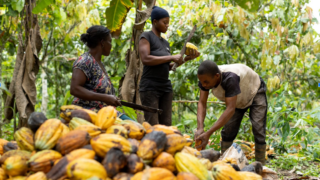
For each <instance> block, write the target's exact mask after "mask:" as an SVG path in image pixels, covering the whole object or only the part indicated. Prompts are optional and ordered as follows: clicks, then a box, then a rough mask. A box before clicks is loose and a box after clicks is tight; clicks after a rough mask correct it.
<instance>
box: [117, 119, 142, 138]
mask: <svg viewBox="0 0 320 180" xmlns="http://www.w3.org/2000/svg"><path fill="white" fill-rule="evenodd" d="M121 124H122V125H123V126H124V127H125V128H126V129H127V130H128V137H129V138H132V139H137V140H141V139H142V138H143V136H144V135H145V133H146V130H145V128H144V127H143V126H142V125H141V124H140V123H138V122H135V121H132V120H123V121H122V122H121Z"/></svg>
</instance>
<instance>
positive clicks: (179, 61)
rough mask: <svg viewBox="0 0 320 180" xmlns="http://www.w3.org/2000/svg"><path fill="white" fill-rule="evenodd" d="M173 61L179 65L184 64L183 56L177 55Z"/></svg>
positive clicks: (173, 57)
mask: <svg viewBox="0 0 320 180" xmlns="http://www.w3.org/2000/svg"><path fill="white" fill-rule="evenodd" d="M172 61H173V62H175V63H178V64H179V65H180V64H182V56H181V54H176V55H173V56H172Z"/></svg>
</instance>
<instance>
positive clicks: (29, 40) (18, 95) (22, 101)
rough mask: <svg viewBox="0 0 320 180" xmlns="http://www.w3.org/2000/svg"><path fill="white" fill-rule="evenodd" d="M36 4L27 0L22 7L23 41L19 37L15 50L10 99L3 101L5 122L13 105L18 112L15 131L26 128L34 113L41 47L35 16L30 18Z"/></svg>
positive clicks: (10, 117)
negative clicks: (4, 102) (16, 49)
mask: <svg viewBox="0 0 320 180" xmlns="http://www.w3.org/2000/svg"><path fill="white" fill-rule="evenodd" d="M35 4H36V0H29V1H27V2H26V5H25V7H24V11H23V12H24V19H23V22H22V27H24V28H25V29H24V30H25V36H24V37H25V41H24V42H23V38H22V34H21V33H20V34H19V46H18V52H17V57H16V63H15V68H14V74H13V80H12V82H11V83H10V87H9V91H10V93H11V94H12V96H11V97H9V96H8V97H7V100H6V109H5V121H6V122H9V121H10V120H11V119H12V117H13V114H14V112H13V109H14V108H13V104H14V101H15V104H16V106H17V111H18V112H19V125H18V128H20V127H24V126H27V120H28V117H29V116H30V114H31V113H32V112H33V111H34V106H35V104H36V96H37V89H36V85H35V81H36V75H37V74H38V72H39V58H38V53H39V51H40V50H41V47H42V39H41V36H40V28H39V26H38V20H37V16H36V15H34V14H32V9H33V8H34V7H35Z"/></svg>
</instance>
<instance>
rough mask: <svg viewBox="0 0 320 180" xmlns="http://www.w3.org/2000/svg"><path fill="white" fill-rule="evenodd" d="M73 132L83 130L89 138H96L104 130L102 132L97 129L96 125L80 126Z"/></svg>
mask: <svg viewBox="0 0 320 180" xmlns="http://www.w3.org/2000/svg"><path fill="white" fill-rule="evenodd" d="M74 130H83V131H87V133H89V135H90V136H91V137H96V136H98V135H99V134H101V133H103V132H104V130H102V129H101V128H99V127H98V126H96V125H80V126H78V127H77V128H75V129H74Z"/></svg>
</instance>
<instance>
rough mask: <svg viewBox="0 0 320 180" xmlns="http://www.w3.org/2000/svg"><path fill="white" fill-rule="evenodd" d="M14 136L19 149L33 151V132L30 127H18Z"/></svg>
mask: <svg viewBox="0 0 320 180" xmlns="http://www.w3.org/2000/svg"><path fill="white" fill-rule="evenodd" d="M14 138H15V140H16V141H17V144H18V146H19V148H20V149H21V150H26V151H34V141H33V132H32V130H31V129H29V128H26V127H22V128H20V129H19V130H18V131H16V132H15V133H14Z"/></svg>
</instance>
